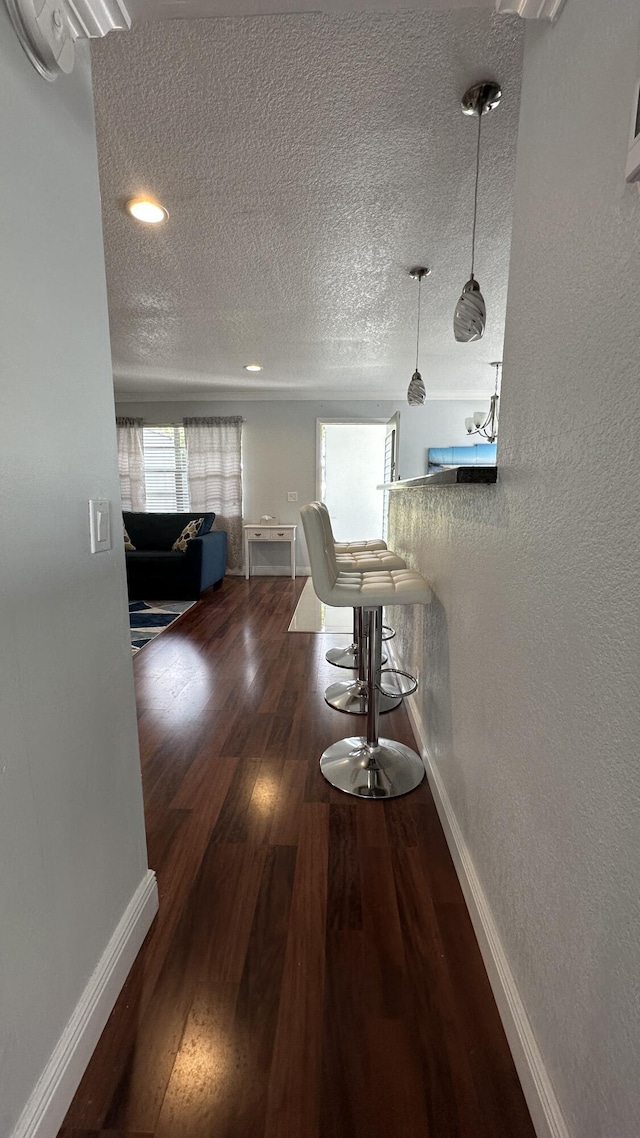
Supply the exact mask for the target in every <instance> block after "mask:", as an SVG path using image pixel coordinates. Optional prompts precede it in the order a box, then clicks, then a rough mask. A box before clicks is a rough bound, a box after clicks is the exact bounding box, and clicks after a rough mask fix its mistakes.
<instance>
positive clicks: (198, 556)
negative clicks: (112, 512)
mask: <svg viewBox="0 0 640 1138" xmlns="http://www.w3.org/2000/svg"><path fill="white" fill-rule="evenodd" d="M122 517H123V521H124V525H125V528H126V531H127V533H128V535H129V538H130V540H131V544H132V545H134V546H135V550H131V551H129V550H128V551H127V552H126V553H125V558H126V562H127V589H128V592H129V599H130V600H132V601H146V600H160V599H161V598H162V599H163V600H167V601H169V600H170V601H183V600H184V601H193V600H197V599H198V597H199V596H200V595H201V593H202V592H203V591H204V590H205V589H209V588H210V587H211V586H220V585H221V584H222V579H223V577H224V574H225V569H226V564H227V535H226V533H225V532H224V530H212V529H211V526H212V525H213V523H214V521H215V517H216V516H215V514H212V513H208V514H205V513H204V511H200V512H199V513H198V512H196V513H189V514H183V513H180V514H140V513H131V512H129V511H124V512H123V515H122ZM197 518H204V521H203V523H202V525H201V527H200V529H199V531H198V536H197V537H194V538H193V539H192V540H191V541H190V542H189V544H188V545H187V548H186V550H185V551H184V552H176V551H175V550H172V548H171V546H172V545H173V543H174V541H175V540H176V538H178V537H179V536H180V533H181V532H182V530H183V528H184V526H185V525H186V524H187V522H190V521H194V520H195V519H197Z"/></svg>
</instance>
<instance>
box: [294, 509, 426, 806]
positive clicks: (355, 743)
mask: <svg viewBox="0 0 640 1138" xmlns="http://www.w3.org/2000/svg"><path fill="white" fill-rule="evenodd" d="M300 515H301V517H302V524H303V526H304V533H305V537H306V540H307V548H308V550H309V562H310V565H311V578H312V581H313V587H314V589H315V592H316V594H317V596H318V597H319V599H320V600H321V601H324V603H325V604H327V605H332V606H334V607H336V608H345V607H352V608H360V609H362V610H363V616H364V619H365V622H366V624H367V657H368V667H367V684H368V710H367V734H366V736H353V737H350V738H348V739H341V740H340V741H339V742H338V743H334V744H333V745H332V746H331V747H328V748H327V750H326V751H325V752H324V753H323V755H322V757H321V759H320V769H321V771H322V773H323V775H324V777H325V778H326V779H327V781H328V782H330V783H331V785H332V786H335V787H337V788H338V790H343V791H344V792H345V793H346V794H353V795H355V796H357V797H359V798H395V797H397V796H398V795H401V794H407V793H408V792H409V791H410V790H414V789H415V787H416V786H418V785H419V784H420V783H421V782H422V779H423V778H424V766H423V763H422V760H421V758H420V756H419V755H418V754H417V753H416V752H415V751H413V750H412V749H411V747H407V746H405V745H404V743H397V742H396V741H395V740H393V739H380V738H379V736H378V719H379V703H378V700H379V695H380V657H381V646H382V606H383V605H385V604H394V605H414V604H422V605H424V604H428V603H429V602H430V600H431V589H430V587H429V585H428V583H427V581H425V579H424V577H423V576H422V575H421V574H420V573H416V572H414V571H413V570H412V569H398V570H382V571H381V572H379V573H342V572H340V571H338V570H337V569H336V567H335V560H334V555H333V549H332V547H328V545H327V541H326V536H325V530H324V526H323V524H322V520H321V517H320V514H319V512H318V510H317V509H316V508H315V507H314V506H313V505H311V506H303V507H302V509H301V510H300ZM413 690H414V691H415V687H414V688H413ZM406 694H408V693H406Z"/></svg>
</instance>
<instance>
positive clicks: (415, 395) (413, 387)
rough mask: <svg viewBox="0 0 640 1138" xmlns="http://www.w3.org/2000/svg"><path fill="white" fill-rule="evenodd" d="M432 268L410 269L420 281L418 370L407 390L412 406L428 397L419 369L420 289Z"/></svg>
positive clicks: (420, 403) (418, 334)
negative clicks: (423, 279)
mask: <svg viewBox="0 0 640 1138" xmlns="http://www.w3.org/2000/svg"><path fill="white" fill-rule="evenodd" d="M430 272H431V269H426V268H417V269H410V270H409V276H410V277H413V280H414V281H417V282H418V327H417V330H416V370H415V371H414V373H413V375H412V376H411V379H410V381H409V390H408V391H407V403H408V404H409V406H410V407H422V404H423V403H424V402H425V400H426V398H427V392H426V389H425V386H424V380H423V378H422V376H421V375H420V372H419V371H418V355H419V352H420V291H421V289H422V278H423V277H428V276H429V273H430Z"/></svg>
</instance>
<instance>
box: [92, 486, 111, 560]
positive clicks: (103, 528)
mask: <svg viewBox="0 0 640 1138" xmlns="http://www.w3.org/2000/svg"><path fill="white" fill-rule="evenodd" d="M89 533H90V535H91V552H92V553H105V552H106V551H107V550H108V549H111V503H110V502H109V501H107V499H106V498H94V499H92V500H91V501H90V502H89Z"/></svg>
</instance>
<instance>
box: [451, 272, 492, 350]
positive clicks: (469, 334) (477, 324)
mask: <svg viewBox="0 0 640 1138" xmlns="http://www.w3.org/2000/svg"><path fill="white" fill-rule="evenodd" d="M486 323H487V308H486V305H485V303H484V297H483V295H482V293H481V292H480V285H479V284H478V282H477V281H476V280H474V278H473V277H471V279H470V280H468V281H467V283H466V285H465V286H464V288H463V290H462V296H461V297H460V300H459V301H458V303H457V305H456V310H455V312H454V314H453V334H454V336H455V338H456V340H457V341H458V343H460V344H470V343H471V342H472V341H473V340H480V339H481V338H482V336H483V335H484V330H485V326H486Z"/></svg>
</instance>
